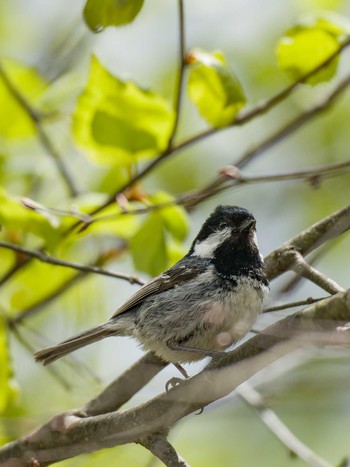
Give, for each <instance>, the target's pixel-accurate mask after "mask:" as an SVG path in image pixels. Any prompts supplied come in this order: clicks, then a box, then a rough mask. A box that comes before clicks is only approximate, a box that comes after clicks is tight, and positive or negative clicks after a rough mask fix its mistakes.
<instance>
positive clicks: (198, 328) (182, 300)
mask: <svg viewBox="0 0 350 467" xmlns="http://www.w3.org/2000/svg"><path fill="white" fill-rule="evenodd" d="M267 290H268V281H267V279H266V277H265V275H264V265H263V259H262V256H261V255H260V253H259V249H258V245H257V241H256V230H255V219H254V217H253V215H252V214H251V213H250V212H249V211H247V210H246V209H243V208H240V207H237V206H218V207H217V208H216V209H215V210H214V212H213V213H212V214H211V215H210V216H209V218H208V219H207V220H206V221H205V223H204V224H203V226H202V228H201V230H200V231H199V233H198V235H197V237H196V238H195V240H194V242H193V243H192V246H191V248H190V250H189V252H188V253H187V254H186V256H184V257H183V258H182V259H181V260H180V261H179V262H178V263H176V264H175V265H174V266H172V267H171V268H170V269H168V270H167V271H165V272H163V273H162V274H160V275H159V276H157V277H156V278H154V279H153V280H151V281H150V282H148V283H147V284H145V285H144V286H143V287H141V288H140V289H139V290H138V291H137V292H136V293H134V294H133V295H132V296H131V297H130V298H129V299H128V300H127V301H126V302H125V303H124V304H123V305H121V306H120V307H119V308H118V309H117V311H116V312H115V313H114V315H113V316H112V317H111V318H110V319H109V320H108V321H107V322H106V323H104V324H101V325H99V326H96V327H94V328H92V329H89V330H88V331H85V332H83V333H81V334H78V335H76V336H75V337H72V338H70V339H68V340H66V341H64V342H62V343H60V344H58V345H56V346H53V347H49V348H46V349H43V350H40V351H38V352H36V354H35V358H36V360H38V361H42V362H43V363H44V365H46V364H49V363H51V362H53V361H55V360H56V359H58V358H61V357H62V356H64V355H66V354H68V353H70V352H72V351H74V350H76V349H79V348H80V347H83V346H85V345H88V344H91V343H92V342H95V341H98V340H100V339H103V338H105V337H108V336H130V337H134V338H135V339H137V341H138V342H139V343H140V344H141V346H142V347H143V348H144V349H145V350H151V351H153V352H154V353H155V354H156V355H158V356H159V357H161V358H162V359H163V360H165V361H166V362H173V363H175V364H180V363H183V362H191V361H196V360H200V359H202V358H204V357H205V356H207V355H209V356H213V355H215V353H216V352H222V351H224V350H225V349H226V348H227V347H229V346H230V345H232V344H233V343H234V342H237V341H238V340H239V339H241V338H242V337H243V336H244V335H245V334H246V333H247V332H248V331H249V330H250V329H251V326H252V325H253V324H254V322H255V320H256V318H257V316H258V315H259V313H261V310H262V303H263V299H264V295H265V293H266V292H267Z"/></svg>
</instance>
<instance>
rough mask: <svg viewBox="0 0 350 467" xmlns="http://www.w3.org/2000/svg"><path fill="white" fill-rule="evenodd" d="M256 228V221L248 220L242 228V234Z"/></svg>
mask: <svg viewBox="0 0 350 467" xmlns="http://www.w3.org/2000/svg"><path fill="white" fill-rule="evenodd" d="M255 226H256V220H255V219H248V220H247V221H245V222H244V223H243V225H242V227H241V231H242V232H245V231H250V230H253V229H255Z"/></svg>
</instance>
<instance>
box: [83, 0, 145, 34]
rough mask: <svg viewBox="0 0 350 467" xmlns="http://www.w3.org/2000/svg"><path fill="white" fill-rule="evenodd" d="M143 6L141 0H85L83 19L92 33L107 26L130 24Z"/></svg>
mask: <svg viewBox="0 0 350 467" xmlns="http://www.w3.org/2000/svg"><path fill="white" fill-rule="evenodd" d="M142 5H143V0H87V2H86V4H85V7H84V19H85V21H86V24H87V25H88V26H89V28H90V29H91V30H92V31H93V32H101V31H103V29H104V28H107V27H108V26H122V25H124V24H128V23H131V22H132V21H133V20H134V19H135V17H136V16H137V14H138V13H139V11H140V10H141V8H142Z"/></svg>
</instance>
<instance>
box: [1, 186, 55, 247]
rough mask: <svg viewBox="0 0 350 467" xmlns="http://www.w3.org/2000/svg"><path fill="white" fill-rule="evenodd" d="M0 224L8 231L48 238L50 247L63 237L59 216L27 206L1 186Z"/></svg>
mask: <svg viewBox="0 0 350 467" xmlns="http://www.w3.org/2000/svg"><path fill="white" fill-rule="evenodd" d="M0 225H2V226H3V227H5V228H6V229H7V230H8V231H14V232H18V231H19V232H21V233H22V234H27V233H28V232H30V233H33V234H35V235H37V236H38V237H40V238H43V239H45V240H46V242H47V245H48V247H49V248H50V247H51V246H53V245H54V244H55V243H56V242H57V241H58V240H59V238H60V237H61V225H60V224H58V223H57V218H53V217H52V216H51V219H49V218H48V217H45V216H44V215H42V214H39V213H38V212H35V211H32V210H31V209H28V208H25V207H24V206H23V205H22V204H21V203H20V201H19V200H17V199H16V198H14V197H12V196H10V195H8V194H7V193H6V192H5V190H3V189H1V188H0Z"/></svg>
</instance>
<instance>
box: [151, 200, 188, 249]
mask: <svg viewBox="0 0 350 467" xmlns="http://www.w3.org/2000/svg"><path fill="white" fill-rule="evenodd" d="M173 199H174V198H173V196H170V195H169V194H168V193H165V192H163V191H161V192H159V193H157V194H155V195H153V196H152V197H151V200H152V203H153V204H163V203H168V202H169V201H173ZM158 213H159V215H160V216H161V217H162V219H163V223H164V227H165V229H166V230H167V231H168V232H169V233H171V234H172V235H173V236H174V237H175V238H176V239H177V240H181V241H182V240H184V238H185V237H186V235H187V234H188V228H189V225H188V217H187V213H186V211H185V209H184V208H183V207H181V206H176V205H174V206H169V207H166V208H162V209H159V211H158Z"/></svg>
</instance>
